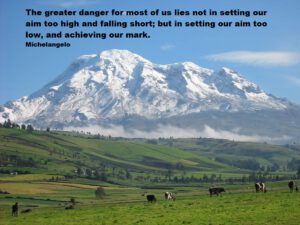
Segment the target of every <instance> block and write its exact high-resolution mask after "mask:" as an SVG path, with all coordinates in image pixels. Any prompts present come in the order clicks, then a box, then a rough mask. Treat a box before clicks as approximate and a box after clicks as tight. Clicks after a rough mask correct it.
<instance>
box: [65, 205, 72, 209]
mask: <svg viewBox="0 0 300 225" xmlns="http://www.w3.org/2000/svg"><path fill="white" fill-rule="evenodd" d="M65 209H74V205H68V206H66V207H65Z"/></svg>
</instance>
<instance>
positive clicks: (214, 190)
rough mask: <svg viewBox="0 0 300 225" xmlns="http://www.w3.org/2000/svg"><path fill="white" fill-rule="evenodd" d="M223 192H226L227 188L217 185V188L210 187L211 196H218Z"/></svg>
mask: <svg viewBox="0 0 300 225" xmlns="http://www.w3.org/2000/svg"><path fill="white" fill-rule="evenodd" d="M222 192H225V189H224V188H222V187H215V188H210V189H209V194H210V197H211V196H212V195H217V196H219V194H221V193H222Z"/></svg>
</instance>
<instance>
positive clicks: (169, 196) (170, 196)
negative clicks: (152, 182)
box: [165, 191, 176, 201]
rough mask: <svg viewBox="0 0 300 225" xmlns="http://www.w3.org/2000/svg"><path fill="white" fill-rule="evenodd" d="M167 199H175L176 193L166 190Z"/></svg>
mask: <svg viewBox="0 0 300 225" xmlns="http://www.w3.org/2000/svg"><path fill="white" fill-rule="evenodd" d="M165 199H166V200H173V201H175V199H176V197H175V195H174V193H172V192H169V191H167V192H165Z"/></svg>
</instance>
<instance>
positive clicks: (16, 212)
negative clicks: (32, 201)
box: [11, 202, 19, 216]
mask: <svg viewBox="0 0 300 225" xmlns="http://www.w3.org/2000/svg"><path fill="white" fill-rule="evenodd" d="M11 211H12V216H18V212H19V206H18V203H17V202H16V203H15V204H14V205H13V206H12V207H11Z"/></svg>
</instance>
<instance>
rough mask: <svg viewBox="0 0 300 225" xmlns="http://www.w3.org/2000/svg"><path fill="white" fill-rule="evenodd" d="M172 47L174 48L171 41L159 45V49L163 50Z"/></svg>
mask: <svg viewBox="0 0 300 225" xmlns="http://www.w3.org/2000/svg"><path fill="white" fill-rule="evenodd" d="M173 48H175V45H173V44H171V43H166V44H164V45H162V46H160V49H161V50H164V51H167V50H171V49H173Z"/></svg>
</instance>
